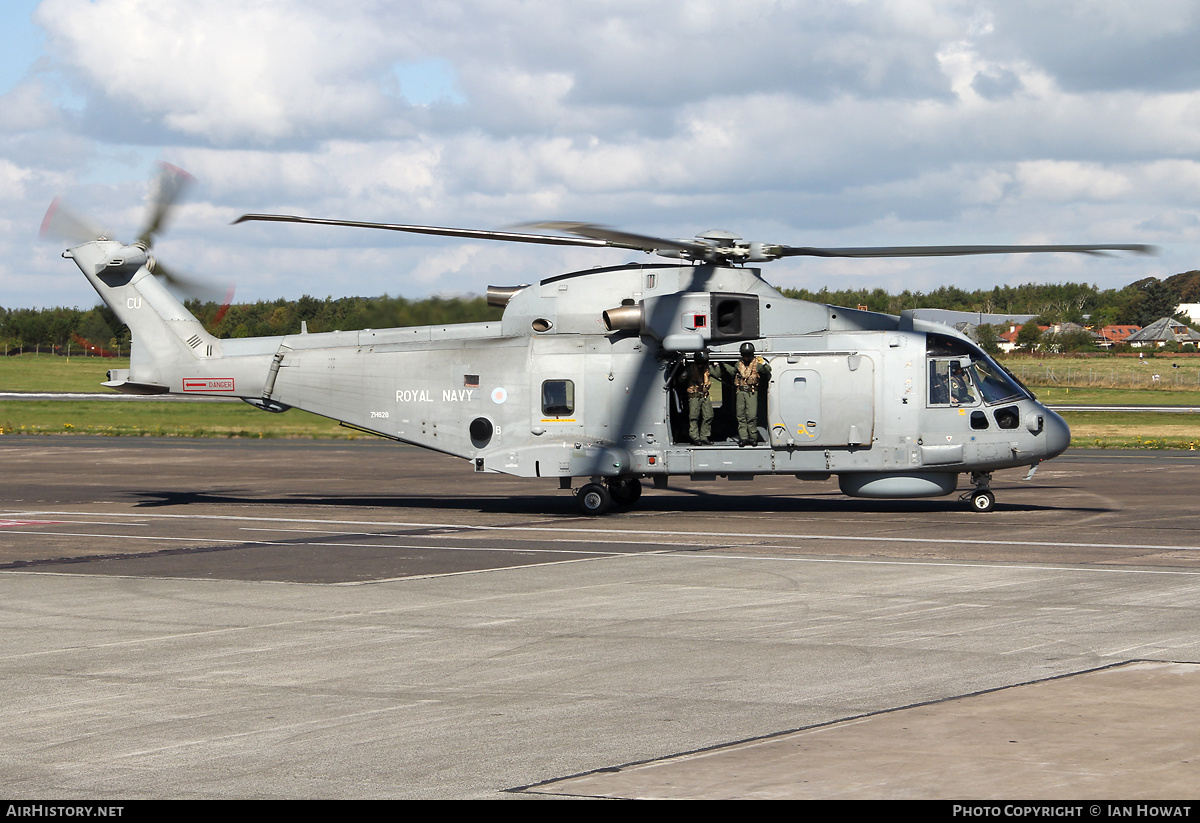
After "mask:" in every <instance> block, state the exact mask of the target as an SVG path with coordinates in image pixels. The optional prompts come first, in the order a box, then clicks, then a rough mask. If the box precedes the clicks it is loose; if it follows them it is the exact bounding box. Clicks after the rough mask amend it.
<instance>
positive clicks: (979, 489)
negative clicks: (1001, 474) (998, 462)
mask: <svg viewBox="0 0 1200 823" xmlns="http://www.w3.org/2000/svg"><path fill="white" fill-rule="evenodd" d="M971 482H972V483H974V484H975V488H974V489H972V490H971V491H969V492H967V493H966V494H964V495H963V496H962V499H963V500H967V501H969V502H970V505H971V510H972V511H977V512H990V511H991V510H992V509H994V508H996V495H994V494H992V490H991V489H990V488H988V487H989V486H990V485H991V482H992V473H991V472H971Z"/></svg>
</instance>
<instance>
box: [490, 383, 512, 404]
mask: <svg viewBox="0 0 1200 823" xmlns="http://www.w3.org/2000/svg"><path fill="white" fill-rule="evenodd" d="M507 399H508V391H507V390H506V389H505V388H504V387H503V386H497V387H496V388H494V389H492V402H493V403H495V404H496V405H499V404H501V403H503V402H504V401H505V400H507Z"/></svg>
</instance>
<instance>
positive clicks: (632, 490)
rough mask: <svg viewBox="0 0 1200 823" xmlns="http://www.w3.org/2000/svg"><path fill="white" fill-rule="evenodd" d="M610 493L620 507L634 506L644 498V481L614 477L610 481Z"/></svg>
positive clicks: (634, 478)
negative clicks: (640, 498) (639, 499)
mask: <svg viewBox="0 0 1200 823" xmlns="http://www.w3.org/2000/svg"><path fill="white" fill-rule="evenodd" d="M608 493H609V494H610V495H612V499H613V502H614V503H616V504H617V505H618V506H632V505H633V504H634V503H636V502H637V501H638V498H639V497H641V496H642V481H641V480H638V479H637V478H636V477H613V478H611V479H610V480H609V481H608Z"/></svg>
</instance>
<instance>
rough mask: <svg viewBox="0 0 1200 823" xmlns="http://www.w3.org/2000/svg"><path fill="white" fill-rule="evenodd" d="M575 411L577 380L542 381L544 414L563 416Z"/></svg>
mask: <svg viewBox="0 0 1200 823" xmlns="http://www.w3.org/2000/svg"><path fill="white" fill-rule="evenodd" d="M574 413H575V382H574V381H573V380H547V381H546V382H544V383H542V414H544V415H546V416H547V417H562V416H564V415H568V414H574Z"/></svg>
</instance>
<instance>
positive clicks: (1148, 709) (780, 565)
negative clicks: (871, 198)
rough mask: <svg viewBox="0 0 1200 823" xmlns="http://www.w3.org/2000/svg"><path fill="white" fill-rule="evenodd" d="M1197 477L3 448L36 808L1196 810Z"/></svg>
mask: <svg viewBox="0 0 1200 823" xmlns="http://www.w3.org/2000/svg"><path fill="white" fill-rule="evenodd" d="M1198 468H1200V452H1197V453H1192V452H1104V451H1072V452H1068V453H1067V454H1066V455H1064V456H1063V457H1060V458H1058V459H1057V460H1054V461H1052V462H1050V463H1047V464H1045V465H1044V466H1042V468H1041V469H1040V470H1039V471H1038V473H1037V474H1036V475H1035V476H1034V478H1033V479H1032V480H1029V481H1022V480H1021V478H1022V477H1023V476H1024V474H1025V473H1024V471H1013V472H1004V473H1000V474H998V475H997V476H996V479H995V481H994V482H993V489H994V491H995V492H996V497H997V505H996V510H995V511H994V512H991V513H988V514H977V513H974V512H971V511H970V510H968V508H967V507H966V505H965V504H964V503H961V502H960V501H958V500H957V499H956V497H955V496H951V497H947V498H937V499H933V500H922V501H876V500H855V499H851V498H846V497H844V496H842V495H840V494H838V492H837V486H836V482H835V481H830V482H801V481H798V480H796V479H794V478H792V477H773V478H758V479H756V480H755V481H754V482H729V481H724V480H719V481H716V482H710V483H702V482H688V481H682V482H677V481H676V480H674V479H673V480H672V485H671V488H670V489H669V490H666V491H657V490H654V489H652V488H647V490H646V492H645V494H644V495H643V497H642V499H641V501H640V502H639V504H638V506H637V507H636V508H634V509H631V510H628V511H623V512H617V513H614V514H611V515H608V516H606V517H602V518H596V519H591V518H586V517H583V516H581V515H579V514H578V512H577V509H576V507H575V504H574V501H573V498H572V497H571V495H570V494H569V493H568V492H565V491H559V490H558V488H557V483H556V481H552V480H550V481H547V480H532V481H530V480H517V479H512V478H505V477H502V476H497V475H476V474H474V473H473V472H472V471H471V467H470V465H469V464H468V463H467V462H465V461H460V460H456V459H453V458H448V457H444V456H439V455H435V454H430V453H427V452H422V451H419V450H417V449H412V448H408V447H404V446H397V445H395V444H391V443H386V442H382V441H354V442H297V441H216V440H152V439H139V440H134V439H128V438H111V439H109V438H90V437H62V438H58V437H23V436H5V437H2V438H0V469H2V476H3V478H4V482H3V485H2V489H3V491H2V492H0V632H3V637H4V644H3V646H0V682H3V683H4V684H5V687H4V689H3V690H2V691H0V711H2V712H3V716H4V718H5V727H6V731H5V734H4V735H0V773H3V774H4V776H5V777H4V780H3V787H4V794H6V795H7V796H9V797H11V798H14V799H16V798H36V799H49V798H63V797H72V798H81V799H82V798H96V799H118V798H120V799H134V798H159V797H169V798H347V797H363V798H368V797H370V798H388V797H402V798H507V799H518V798H527V799H533V798H539V797H540V798H547V797H764V798H765V797H783V798H804V797H821V798H964V799H966V798H971V799H985V798H996V799H1002V798H1021V799H1026V800H1028V799H1034V798H1052V799H1077V798H1083V799H1100V798H1174V799H1180V798H1189V797H1197V796H1198V795H1200V738H1197V736H1196V734H1195V731H1194V730H1195V729H1196V728H1197V727H1198V726H1200V722H1198V721H1200V701H1197V700H1196V699H1195V696H1196V695H1197V694H1200V530H1198V529H1200V511H1198V509H1197V507H1196V506H1195V505H1194V503H1193V500H1194V496H1193V495H1194V492H1193V486H1194V478H1195V477H1196V473H1197V469H1198Z"/></svg>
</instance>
